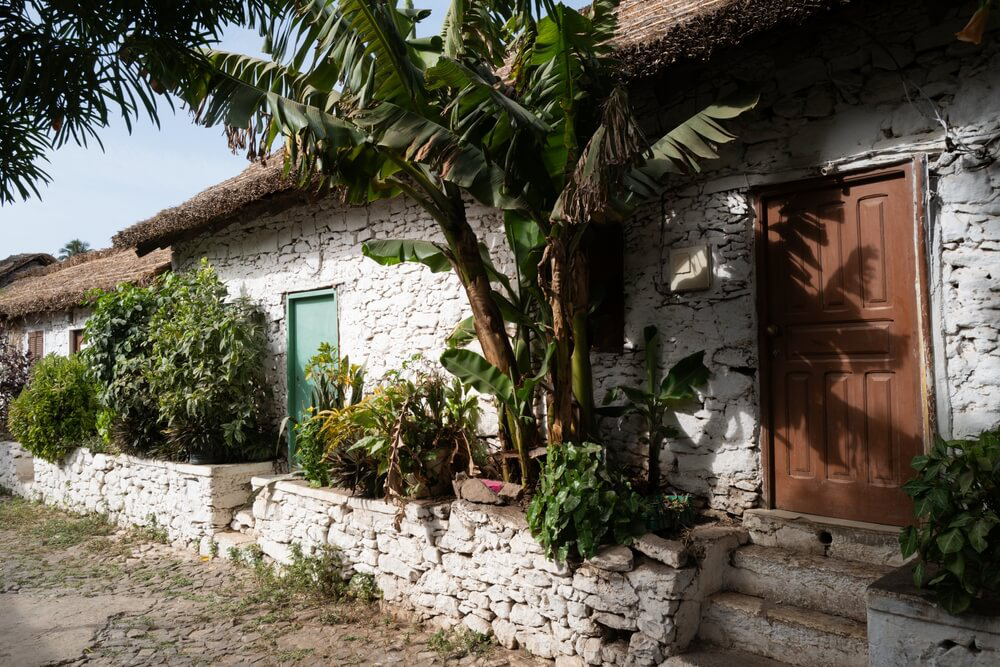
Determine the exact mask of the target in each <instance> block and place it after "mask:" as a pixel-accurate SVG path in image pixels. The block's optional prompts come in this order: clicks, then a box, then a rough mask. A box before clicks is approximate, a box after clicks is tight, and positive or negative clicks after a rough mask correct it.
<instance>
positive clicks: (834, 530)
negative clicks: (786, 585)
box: [743, 509, 903, 567]
mask: <svg viewBox="0 0 1000 667" xmlns="http://www.w3.org/2000/svg"><path fill="white" fill-rule="evenodd" d="M743 527H744V528H745V529H746V530H747V532H748V533H749V534H750V541H751V542H752V543H753V544H759V545H760V546H764V547H776V548H779V549H787V550H789V551H795V552H797V553H806V554H814V555H817V556H830V557H831V558H840V559H842V560H853V561H858V562H860V563H874V564H876V565H892V566H894V567H898V566H900V565H902V564H903V557H902V556H901V555H900V553H899V530H900V529H899V527H898V526H886V525H882V524H878V523H864V522H861V521H847V520H845V519H831V518H829V517H819V516H814V515H811V514H799V513H796V512H786V511H784V510H761V509H755V510H747V511H746V512H744V514H743Z"/></svg>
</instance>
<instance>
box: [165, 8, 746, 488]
mask: <svg viewBox="0 0 1000 667" xmlns="http://www.w3.org/2000/svg"><path fill="white" fill-rule="evenodd" d="M618 2H619V0H595V2H594V3H593V4H592V5H591V7H590V9H589V10H588V11H585V12H580V11H576V10H574V9H572V8H570V7H567V6H566V5H564V4H562V3H557V2H555V1H554V0H452V3H451V5H450V7H449V9H448V12H447V15H446V17H445V20H444V26H443V29H442V32H441V34H440V36H437V37H433V38H417V37H415V26H416V25H417V23H418V22H419V21H421V20H423V19H425V18H426V17H427V16H428V15H429V14H430V12H428V11H423V10H414V9H412V4H411V3H410V2H409V1H408V0H404V3H399V2H398V0H305V1H303V0H298V1H297V2H294V3H293V2H290V1H289V2H287V4H286V5H285V14H284V15H283V16H278V17H276V18H275V19H274V20H273V21H272V22H271V25H270V27H269V29H268V31H267V32H268V45H269V50H268V52H269V53H270V54H271V57H272V61H268V60H262V59H257V58H253V57H250V56H246V55H241V54H235V53H228V52H221V51H214V52H211V53H209V54H208V59H209V61H210V62H211V63H212V65H213V67H212V68H211V69H210V70H208V71H200V72H193V73H192V72H186V73H180V74H178V77H177V80H178V81H180V82H181V83H180V84H179V86H178V92H179V93H180V94H181V96H182V97H183V98H184V99H185V101H186V102H187V103H188V104H189V105H190V106H191V107H192V108H193V109H195V110H196V112H197V116H198V119H199V120H200V122H202V123H204V124H206V125H214V124H224V125H226V126H227V133H228V136H229V137H230V142H231V144H232V145H233V147H241V148H248V154H249V155H250V156H251V157H254V156H264V155H267V153H268V152H269V150H270V147H271V145H272V144H273V142H275V141H280V140H283V142H284V146H285V148H284V159H285V162H286V169H288V170H289V171H290V172H292V173H294V174H296V175H297V176H298V178H299V179H300V182H301V184H302V185H306V184H308V183H311V182H313V181H314V180H319V181H320V182H321V183H323V184H324V185H328V186H338V187H340V188H342V190H343V191H344V192H345V196H346V198H347V199H348V200H349V201H351V202H353V203H365V202H369V201H374V200H376V199H381V198H388V197H395V196H398V195H399V194H405V195H406V196H408V197H410V198H412V199H413V200H414V201H415V202H417V203H418V204H419V205H421V206H422V207H423V208H424V209H425V210H426V211H427V213H428V214H429V215H430V217H432V218H433V219H434V220H435V221H437V223H438V226H439V227H440V230H441V232H442V235H443V237H444V239H445V242H444V243H430V242H426V241H422V240H395V241H384V242H370V243H368V244H367V245H366V246H365V248H364V251H365V254H366V255H368V256H369V257H371V258H373V259H375V260H376V261H379V262H381V263H383V264H396V263H399V262H402V261H417V262H421V263H424V264H425V265H427V266H429V267H430V268H431V270H433V271H447V270H454V271H455V273H456V274H457V275H458V277H459V279H460V280H461V283H462V285H463V286H464V288H465V291H466V294H467V296H468V300H469V305H470V307H471V310H472V318H471V322H464V323H461V324H460V325H459V326H458V327H457V328H456V334H455V335H458V334H459V333H461V332H462V331H464V332H465V333H466V335H467V336H468V335H471V332H473V331H474V333H475V336H476V337H477V338H478V340H479V343H480V345H481V347H482V350H483V354H484V357H485V359H483V358H481V357H478V355H474V354H473V353H471V352H468V351H462V352H463V353H465V354H463V355H461V356H459V355H457V354H456V355H452V357H451V358H450V360H451V362H452V363H451V364H450V365H449V370H451V371H452V372H454V373H456V374H459V375H460V376H461V377H463V379H465V380H466V381H469V382H471V383H472V384H473V386H476V387H477V388H480V389H484V390H487V391H491V392H492V393H494V395H496V396H497V397H498V399H500V402H501V404H502V407H503V408H504V410H503V413H502V417H503V421H504V424H505V428H504V432H505V433H506V434H507V435H508V436H509V437H510V439H511V442H510V444H511V445H512V447H513V448H514V449H516V450H517V452H518V455H519V459H520V464H521V475H522V479H527V477H528V476H529V475H528V461H527V452H528V451H529V450H530V449H531V448H532V447H533V446H535V445H536V444H537V443H538V442H539V441H540V438H541V434H540V432H539V429H538V427H537V426H536V425H534V424H533V422H532V415H533V410H532V407H533V405H534V403H535V399H534V393H535V390H536V388H537V387H538V386H543V385H544V384H545V383H546V381H547V391H548V392H549V396H548V406H549V410H548V415H549V420H550V422H549V424H548V435H549V439H550V441H551V442H561V441H563V440H571V439H575V440H578V439H583V438H585V437H587V435H588V432H587V431H588V429H587V422H588V415H589V414H590V410H591V409H592V402H593V400H592V397H591V395H590V394H591V392H592V388H591V377H590V360H589V353H590V352H589V349H590V346H589V343H588V341H587V338H586V326H585V325H586V313H587V309H588V306H589V296H588V295H587V293H586V271H585V269H586V266H585V259H584V254H583V252H582V245H583V239H584V238H585V235H586V231H587V228H588V226H589V225H591V224H594V223H603V222H617V221H620V220H622V219H623V218H624V217H626V216H628V215H629V214H630V213H631V212H632V211H634V210H635V209H636V208H637V207H638V206H640V205H641V204H643V203H645V202H648V201H651V200H655V199H656V198H658V197H659V196H660V194H661V193H662V192H663V190H664V188H665V186H666V178H667V176H668V175H669V174H676V173H690V172H692V171H695V170H696V169H697V162H698V161H699V160H700V159H703V158H712V157H716V152H715V146H716V145H717V144H721V143H725V142H728V141H731V140H732V139H733V138H734V137H733V135H731V134H730V133H728V132H727V131H726V130H725V129H723V127H722V126H721V125H720V124H719V120H721V119H728V118H733V117H735V116H737V115H739V114H740V113H742V112H743V111H745V110H746V109H748V108H750V107H752V106H753V105H754V104H755V101H756V100H755V98H743V99H739V100H736V101H733V102H731V103H727V104H720V105H713V106H711V107H708V108H706V109H704V110H702V111H701V112H700V113H698V114H696V115H695V116H693V117H692V118H690V119H689V120H688V121H686V122H685V123H683V124H682V125H681V126H679V127H678V128H677V129H675V130H674V131H672V132H670V133H669V134H667V135H665V136H663V137H659V138H655V139H654V140H652V141H650V140H648V139H647V138H646V137H645V136H643V134H642V132H641V131H640V130H639V128H638V125H637V123H636V120H635V119H634V117H633V115H632V111H631V107H630V105H629V100H628V94H627V91H626V90H625V88H624V87H622V85H621V84H620V83H619V80H620V79H619V77H616V75H615V63H614V61H613V59H612V47H611V44H610V40H611V37H612V36H613V35H614V34H615V31H616V29H617V17H616V9H617V5H618ZM401 4H402V6H401ZM469 199H472V200H476V201H478V202H479V203H481V204H483V205H486V206H488V207H491V208H493V209H496V210H498V211H500V212H502V214H503V219H504V227H505V230H506V233H507V239H508V242H509V244H510V246H511V250H512V251H513V254H514V257H515V260H516V265H517V276H516V281H510V280H508V278H507V277H506V276H504V275H503V274H500V273H499V272H498V271H497V270H496V269H495V268H493V264H492V262H491V259H490V257H489V253H488V251H487V250H486V249H485V245H484V244H482V243H481V242H480V240H479V238H478V237H477V235H476V233H475V231H474V230H473V228H472V226H471V225H470V224H469V221H468V218H467V215H466V202H467V201H468V200H469ZM508 323H510V324H512V325H514V326H516V334H515V335H514V336H513V337H510V336H509V335H508V332H507V326H508Z"/></svg>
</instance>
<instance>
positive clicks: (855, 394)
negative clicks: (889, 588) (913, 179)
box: [762, 170, 923, 524]
mask: <svg viewBox="0 0 1000 667" xmlns="http://www.w3.org/2000/svg"><path fill="white" fill-rule="evenodd" d="M910 193H911V188H910V181H909V178H908V176H907V174H906V173H905V172H903V171H902V170H901V171H898V172H895V173H890V174H888V175H886V176H881V177H873V178H871V179H869V180H859V181H857V182H854V183H849V184H845V183H835V182H833V181H830V182H829V183H827V184H820V185H818V186H817V187H815V188H812V189H802V188H800V189H798V190H795V191H791V192H789V193H787V194H782V193H779V194H777V195H775V196H771V197H767V198H765V199H764V201H763V202H762V211H763V214H764V218H765V219H764V221H763V223H764V229H765V233H766V234H765V238H766V242H767V250H766V255H765V256H766V265H765V274H766V280H767V286H766V289H767V292H766V294H767V308H766V312H765V313H764V314H763V315H764V317H766V320H765V325H766V327H767V329H768V331H769V332H770V336H769V338H768V341H767V343H766V349H765V350H764V352H765V354H766V355H767V358H768V359H770V373H769V377H770V387H769V388H768V391H769V401H770V406H771V428H770V429H769V432H770V436H771V438H772V442H771V451H772V452H773V457H774V458H773V462H774V465H773V471H774V486H775V488H774V498H775V504H776V506H777V507H779V508H782V509H789V510H795V511H802V512H808V513H813V514H821V515H826V516H834V517H841V518H846V519H854V520H860V521H871V522H876V523H889V524H902V523H905V522H907V521H908V520H909V518H910V515H911V507H910V503H909V501H908V499H907V498H906V496H905V494H903V493H902V492H901V491H900V490H899V487H900V486H901V485H902V484H903V483H904V482H905V481H906V478H907V477H908V476H909V472H910V471H909V461H910V459H911V458H912V457H913V456H916V455H917V454H919V453H920V452H921V451H922V449H923V429H922V414H923V413H922V410H921V407H920V400H921V397H920V382H919V372H920V365H919V357H918V355H917V349H918V345H917V342H918V341H917V339H916V335H917V333H916V332H917V331H918V328H917V315H916V313H917V295H916V262H915V251H914V243H913V238H914V232H915V229H914V215H913V208H912V203H911V199H912V195H911V194H910Z"/></svg>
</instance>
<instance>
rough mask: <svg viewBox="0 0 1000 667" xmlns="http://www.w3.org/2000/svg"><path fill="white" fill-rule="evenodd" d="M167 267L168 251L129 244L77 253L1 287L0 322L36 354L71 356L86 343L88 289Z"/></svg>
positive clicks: (141, 278) (145, 278) (143, 279)
mask: <svg viewBox="0 0 1000 667" xmlns="http://www.w3.org/2000/svg"><path fill="white" fill-rule="evenodd" d="M169 268H170V251H169V250H158V251H156V252H152V253H149V254H147V255H145V256H143V257H139V256H137V255H136V253H135V251H134V250H132V249H128V248H126V249H108V250H97V251H93V252H88V253H84V254H82V255H77V256H76V257H73V258H71V259H68V260H65V261H63V262H59V263H55V264H50V265H47V266H44V267H40V268H36V269H35V270H33V271H28V272H25V273H24V274H22V275H21V276H20V277H19V278H18V279H16V280H14V281H13V282H11V283H9V284H8V285H6V286H4V287H2V288H0V321H3V323H4V324H6V325H7V327H8V328H9V329H10V330H11V331H12V333H13V334H14V335H15V336H19V337H20V340H21V345H22V346H23V349H24V350H25V351H26V352H29V353H30V354H31V357H32V358H33V359H40V358H42V357H43V356H45V355H48V354H58V355H61V356H69V355H70V354H73V353H74V352H78V351H79V350H80V348H81V347H82V346H83V345H84V339H83V328H84V325H85V324H86V321H87V317H89V315H90V310H89V308H87V306H86V303H87V293H88V292H90V291H91V290H93V289H111V288H113V287H115V286H116V285H119V284H121V283H134V284H144V283H147V282H149V281H151V280H152V279H153V278H155V277H156V276H157V275H159V274H160V273H162V272H164V271H166V270H168V269H169Z"/></svg>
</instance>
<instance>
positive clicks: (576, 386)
mask: <svg viewBox="0 0 1000 667" xmlns="http://www.w3.org/2000/svg"><path fill="white" fill-rule="evenodd" d="M574 254H575V256H574V257H573V261H572V267H573V298H572V303H573V359H572V368H573V396H574V397H575V398H576V403H577V405H578V406H579V415H580V420H579V421H580V423H579V434H580V436H581V437H583V438H586V439H591V438H593V437H594V436H595V435H596V434H595V430H596V429H595V425H594V373H593V368H592V367H591V364H590V336H589V335H588V333H587V314H588V307H589V303H590V300H589V297H590V295H589V289H588V284H587V282H588V271H587V260H586V256H585V255H584V253H583V252H580V251H579V250H578V251H577V252H576V253H574Z"/></svg>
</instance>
